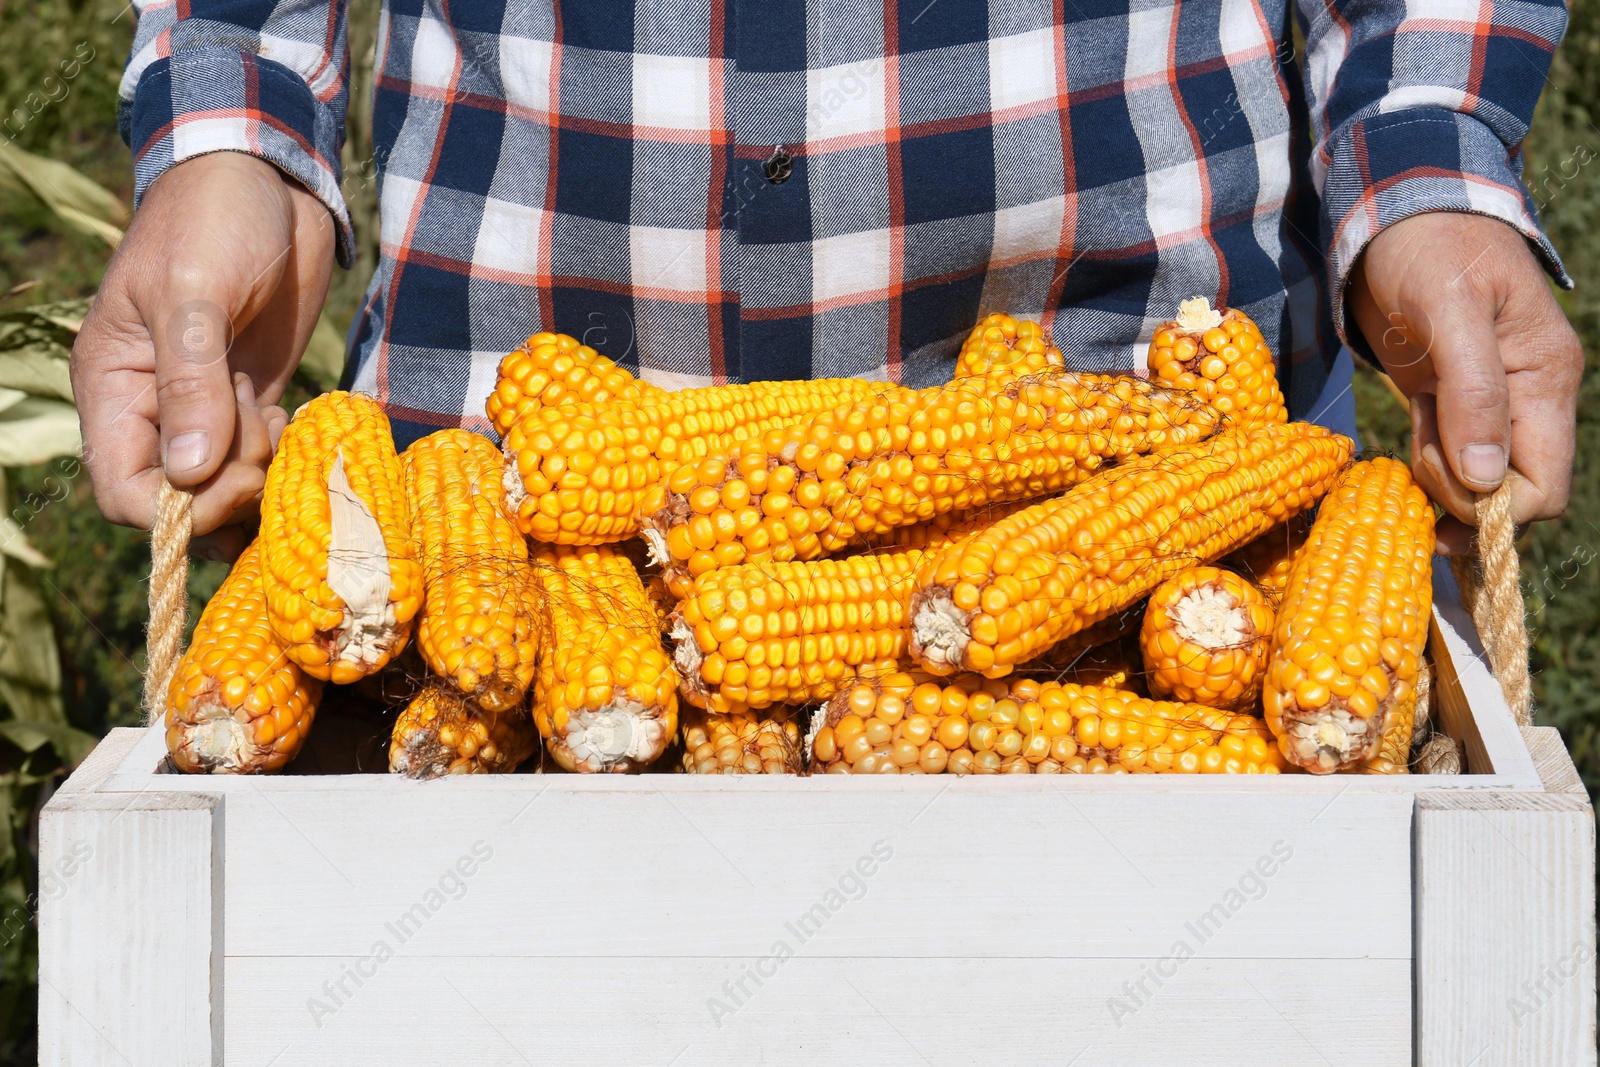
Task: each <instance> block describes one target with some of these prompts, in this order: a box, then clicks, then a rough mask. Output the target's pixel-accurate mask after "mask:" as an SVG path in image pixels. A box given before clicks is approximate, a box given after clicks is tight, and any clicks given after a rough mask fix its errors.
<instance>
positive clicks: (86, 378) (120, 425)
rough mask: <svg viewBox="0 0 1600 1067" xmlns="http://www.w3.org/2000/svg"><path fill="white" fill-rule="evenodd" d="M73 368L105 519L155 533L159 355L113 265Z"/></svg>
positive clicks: (86, 325) (75, 391) (90, 463)
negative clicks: (156, 371) (156, 370)
mask: <svg viewBox="0 0 1600 1067" xmlns="http://www.w3.org/2000/svg"><path fill="white" fill-rule="evenodd" d="M70 368H71V373H72V388H73V396H74V398H75V400H76V402H77V407H78V421H79V424H80V426H81V427H82V431H83V449H84V465H85V466H87V467H88V469H89V479H90V482H91V483H92V484H93V486H94V496H95V502H96V503H97V504H98V505H99V508H100V513H101V514H102V515H104V516H105V517H106V519H107V520H108V521H110V522H115V523H119V524H121V525H124V526H135V527H139V528H141V529H149V528H150V524H151V523H152V522H153V521H154V519H155V501H156V493H157V491H158V489H159V488H160V484H161V483H160V472H159V468H158V467H157V456H158V454H159V448H160V438H159V435H158V433H157V431H156V426H155V419H156V392H155V377H154V369H155V355H154V350H153V348H152V346H151V345H150V341H149V338H148V336H147V335H146V334H145V331H144V327H143V323H142V321H141V320H140V317H139V314H138V312H137V310H136V309H135V308H134V307H133V305H132V303H131V302H130V301H129V300H128V299H127V296H126V294H125V293H124V291H123V289H122V287H121V285H120V279H119V272H118V271H117V270H116V264H115V262H113V266H112V268H111V269H109V270H108V271H107V273H106V279H105V283H104V284H103V286H102V288H101V291H100V293H99V295H98V296H97V297H96V298H95V302H94V305H93V306H92V307H91V308H90V310H89V313H88V315H87V316H86V317H85V318H84V322H83V326H82V328H81V329H80V330H79V332H78V337H77V340H76V342H75V343H74V344H73V347H72V360H71V363H70Z"/></svg>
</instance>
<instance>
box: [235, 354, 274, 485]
mask: <svg viewBox="0 0 1600 1067" xmlns="http://www.w3.org/2000/svg"><path fill="white" fill-rule="evenodd" d="M233 388H234V393H235V395H236V397H237V398H238V401H239V434H238V449H237V452H236V455H235V456H233V457H230V458H237V460H238V461H239V462H240V463H248V464H249V465H251V466H253V467H260V468H261V470H262V471H263V472H265V471H266V469H267V463H268V461H270V460H271V459H272V435H271V433H270V431H269V430H268V427H267V416H266V412H265V410H263V409H262V408H261V406H260V405H259V403H258V402H257V399H256V391H255V386H254V384H253V383H252V382H251V381H250V375H248V374H244V373H242V372H239V373H235V374H234V376H233Z"/></svg>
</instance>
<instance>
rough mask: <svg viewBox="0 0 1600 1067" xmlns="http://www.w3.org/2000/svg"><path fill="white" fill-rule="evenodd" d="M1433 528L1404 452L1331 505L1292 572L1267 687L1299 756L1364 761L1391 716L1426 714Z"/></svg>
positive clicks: (1358, 475) (1328, 765)
mask: <svg viewBox="0 0 1600 1067" xmlns="http://www.w3.org/2000/svg"><path fill="white" fill-rule="evenodd" d="M1433 523H1434V515H1433V506H1432V505H1431V504H1430V503H1428V498H1427V497H1426V496H1424V495H1423V492H1422V490H1421V489H1419V488H1418V487H1417V486H1416V484H1415V483H1414V482H1413V481H1412V479H1411V472H1410V470H1409V469H1408V468H1407V467H1406V465H1405V464H1404V463H1400V462H1397V461H1395V460H1392V459H1383V458H1380V459H1374V460H1370V461H1367V462H1363V463H1358V464H1356V465H1355V466H1354V467H1352V468H1351V469H1350V471H1349V472H1348V473H1346V474H1345V475H1344V477H1342V478H1340V479H1339V482H1338V485H1336V486H1335V487H1334V489H1333V491H1332V492H1331V493H1329V495H1328V498H1327V499H1326V500H1324V501H1323V502H1322V506H1321V508H1320V509H1318V512H1317V519H1316V522H1315V523H1314V524H1313V525H1312V527H1311V534H1310V537H1309V538H1308V539H1307V541H1306V546H1305V548H1304V549H1303V550H1302V551H1301V553H1300V556H1299V558H1298V559H1296V560H1295V564H1294V568H1293V569H1292V570H1291V571H1290V572H1289V586H1288V589H1287V590H1286V591H1285V592H1284V597H1283V605H1282V606H1281V607H1280V608H1279V609H1278V624H1277V629H1276V632H1275V634H1274V647H1273V652H1272V658H1271V660H1270V661H1269V663H1268V666H1267V676H1266V685H1265V689H1264V691H1263V708H1264V710H1265V712H1266V719H1267V723H1268V724H1269V725H1270V726H1271V727H1272V732H1273V733H1274V734H1276V735H1277V737H1278V743H1279V744H1280V745H1281V746H1282V748H1283V754H1284V755H1285V756H1287V757H1288V758H1289V759H1290V760H1291V761H1293V762H1294V763H1297V764H1299V765H1300V766H1302V767H1305V768H1306V769H1307V770H1310V771H1312V772H1314V773H1318V774H1327V773H1329V772H1330V771H1336V770H1339V769H1342V768H1344V767H1348V766H1350V765H1352V764H1356V763H1360V762H1361V761H1363V760H1366V759H1368V758H1370V757H1371V756H1372V755H1374V754H1375V753H1377V752H1378V750H1379V742H1380V740H1381V738H1382V737H1383V736H1384V734H1385V732H1386V730H1387V727H1388V725H1389V724H1388V719H1389V716H1391V715H1397V716H1400V717H1401V718H1402V719H1406V718H1411V717H1412V716H1413V715H1414V712H1415V702H1416V682H1417V674H1418V671H1419V669H1420V668H1421V666H1422V657H1423V650H1424V646H1425V645H1426V643H1427V640H1428V613H1429V610H1430V609H1431V606H1432V601H1433V591H1432V584H1431V583H1432V575H1433V570H1432V568H1433V562H1432V560H1433V542H1434V529H1433ZM1401 762H1404V760H1403V759H1402V760H1401Z"/></svg>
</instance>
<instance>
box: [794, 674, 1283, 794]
mask: <svg viewBox="0 0 1600 1067" xmlns="http://www.w3.org/2000/svg"><path fill="white" fill-rule="evenodd" d="M1008 683H1009V684H1008ZM810 749H811V764H810V767H811V773H813V774H1006V773H1020V774H1063V773H1112V774H1156V773H1194V774H1275V773H1278V772H1280V771H1282V770H1284V769H1285V767H1286V766H1287V763H1286V762H1285V760H1284V759H1283V756H1282V754H1281V753H1280V752H1278V750H1277V747H1276V745H1274V744H1273V741H1272V735H1271V734H1270V733H1269V732H1268V730H1267V728H1266V726H1265V724H1263V723H1262V722H1261V720H1260V719H1257V718H1254V717H1253V716H1248V715H1232V714H1229V713H1228V712H1224V711H1218V710H1216V709H1214V708H1205V707H1200V706H1199V705H1194V704H1173V703H1169V702H1166V701H1160V700H1148V699H1145V698H1144V697H1140V696H1138V695H1136V694H1133V693H1129V692H1125V691H1121V690H1117V689H1111V688H1104V687H1097V686H1085V685H1072V684H1062V683H1059V682H1053V681H1051V682H1040V681H1035V680H1033V679H1028V678H1018V679H1007V680H1005V681H1002V680H998V679H985V678H982V677H979V676H977V675H972V674H964V675H957V676H955V677H953V678H931V677H929V676H928V675H925V674H920V673H918V672H908V673H901V674H891V675H887V676H884V677H880V678H877V679H874V680H872V681H868V682H862V683H860V684H857V685H855V686H853V687H851V688H849V689H846V690H843V691H841V692H840V693H839V694H838V695H837V696H835V697H834V698H833V699H832V700H830V701H829V702H828V704H827V706H826V707H825V708H824V709H823V712H822V715H821V718H820V720H819V722H818V725H817V727H816V729H815V731H814V733H813V734H812V737H811V745H810Z"/></svg>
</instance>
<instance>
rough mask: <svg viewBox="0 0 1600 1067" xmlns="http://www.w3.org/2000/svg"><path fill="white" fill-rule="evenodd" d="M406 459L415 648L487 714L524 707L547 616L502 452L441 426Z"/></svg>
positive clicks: (477, 438)
mask: <svg viewBox="0 0 1600 1067" xmlns="http://www.w3.org/2000/svg"><path fill="white" fill-rule="evenodd" d="M400 463H401V468H402V470H403V471H404V474H405V483H406V496H407V499H408V500H409V501H410V505H411V514H412V515H413V516H414V517H415V535H416V541H417V549H418V554H419V555H420V556H421V557H422V576H423V590H424V596H423V606H422V612H421V614H420V616H419V618H418V620H417V648H418V650H419V651H420V652H421V653H422V655H423V657H424V658H425V659H426V660H427V662H428V666H429V667H430V668H431V669H432V670H433V673H434V674H435V675H437V676H438V677H439V678H440V679H442V680H443V681H446V682H449V683H452V684H453V685H454V686H455V688H456V689H458V690H460V692H461V693H462V694H464V695H466V696H469V697H471V698H473V699H474V700H476V701H477V703H478V706H479V707H481V708H483V710H484V711H506V710H509V709H510V708H513V707H516V706H517V705H519V704H521V703H523V698H524V697H525V696H526V695H527V692H528V687H529V686H530V685H532V684H533V672H534V667H535V666H536V665H537V662H538V655H539V631H540V628H541V625H542V622H543V619H542V615H543V612H542V611H541V610H540V605H539V603H538V596H537V592H536V587H535V583H534V578H533V570H532V568H531V567H530V566H529V564H528V545H527V542H525V541H524V540H523V539H522V535H521V534H520V533H518V532H517V528H516V527H515V526H514V525H512V523H511V520H510V519H509V518H507V517H506V514H505V510H504V503H505V486H504V480H503V476H504V473H505V471H504V464H503V462H502V460H501V458H500V450H499V449H497V448H496V447H495V446H494V445H493V444H492V443H491V442H490V441H489V440H488V438H485V437H482V436H480V435H478V434H475V433H472V432H470V431H468V430H439V431H437V432H435V433H431V434H429V435H428V436H426V437H423V438H421V439H419V440H418V441H417V442H416V443H414V444H413V445H412V446H411V447H410V448H408V449H406V451H405V454H404V455H402V456H401V457H400Z"/></svg>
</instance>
